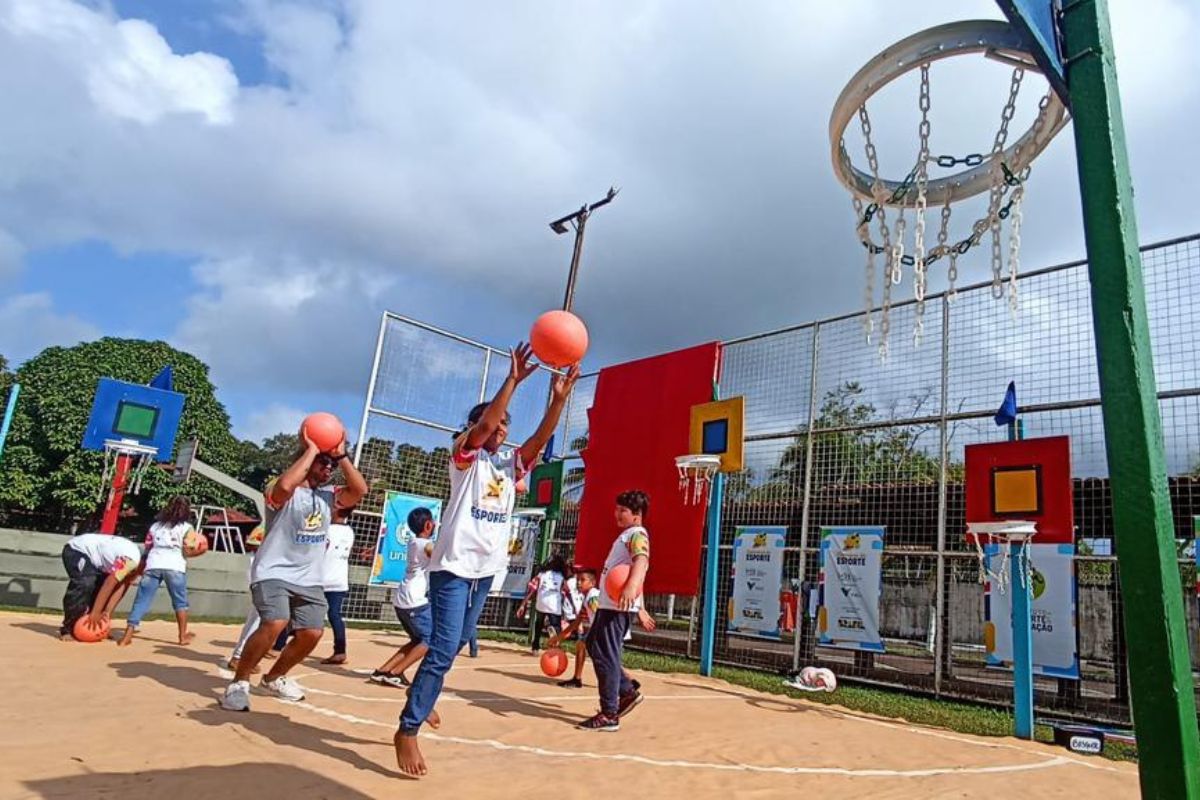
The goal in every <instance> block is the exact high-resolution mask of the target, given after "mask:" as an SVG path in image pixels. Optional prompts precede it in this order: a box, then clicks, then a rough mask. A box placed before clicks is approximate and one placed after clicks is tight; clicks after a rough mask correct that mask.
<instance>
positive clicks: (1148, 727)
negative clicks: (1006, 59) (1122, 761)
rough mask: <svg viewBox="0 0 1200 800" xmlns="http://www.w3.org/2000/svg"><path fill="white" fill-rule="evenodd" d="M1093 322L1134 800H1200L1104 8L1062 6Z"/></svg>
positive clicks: (1094, 1) (1091, 3)
mask: <svg viewBox="0 0 1200 800" xmlns="http://www.w3.org/2000/svg"><path fill="white" fill-rule="evenodd" d="M1062 32H1063V41H1064V48H1063V49H1064V56H1065V58H1064V61H1065V63H1066V66H1067V86H1068V88H1069V90H1070V99H1071V109H1072V116H1073V117H1074V130H1075V149H1076V158H1077V160H1078V163H1079V187H1080V195H1081V199H1082V203H1083V224H1084V235H1085V239H1086V243H1087V255H1088V276H1089V278H1090V281H1091V297H1092V320H1093V327H1094V328H1095V336H1096V356H1097V365H1098V368H1099V370H1098V371H1099V377H1100V397H1101V407H1102V410H1103V416H1104V444H1105V450H1106V452H1107V456H1108V469H1109V480H1110V483H1111V485H1112V495H1113V528H1114V531H1115V539H1116V548H1117V560H1118V565H1119V567H1120V570H1121V593H1122V599H1123V607H1124V618H1125V630H1126V631H1128V632H1129V635H1130V637H1131V638H1133V637H1136V641H1134V642H1131V643H1130V647H1129V648H1128V649H1127V653H1128V657H1129V676H1130V686H1131V697H1132V708H1133V718H1134V723H1135V725H1136V734H1137V743H1138V760H1139V767H1138V773H1139V780H1140V782H1141V790H1142V796H1143V797H1156V798H1157V797H1162V798H1168V797H1169V798H1179V800H1185V799H1187V798H1191V799H1192V800H1200V733H1198V732H1197V728H1196V699H1195V693H1194V691H1195V690H1194V686H1193V682H1192V673H1191V666H1190V659H1189V653H1188V633H1187V626H1186V624H1185V622H1184V610H1183V588H1182V585H1181V581H1180V577H1179V565H1178V563H1177V557H1176V554H1175V527H1174V523H1173V520H1172V517H1171V500H1170V495H1169V493H1168V490H1167V473H1166V457H1165V454H1164V448H1163V438H1162V423H1161V420H1160V418H1159V410H1158V397H1157V390H1156V387H1155V381H1154V365H1153V359H1152V353H1151V348H1150V326H1149V322H1148V319H1147V313H1146V292H1145V287H1144V285H1143V280H1142V260H1141V254H1140V253H1139V252H1138V233H1137V223H1136V219H1135V216H1134V204H1133V184H1132V181H1131V180H1130V177H1129V156H1128V153H1127V151H1126V147H1125V127H1124V122H1123V120H1122V115H1121V102H1120V96H1119V93H1118V88H1117V71H1116V65H1115V62H1114V59H1113V41H1112V28H1111V25H1110V23H1109V15H1108V4H1107V0H1067V2H1066V3H1065V4H1064V6H1063V10H1062Z"/></svg>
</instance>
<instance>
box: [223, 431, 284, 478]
mask: <svg viewBox="0 0 1200 800" xmlns="http://www.w3.org/2000/svg"><path fill="white" fill-rule="evenodd" d="M297 447H298V443H297V438H296V434H294V433H277V434H275V435H274V436H269V437H267V438H266V439H263V442H262V444H261V445H259V444H255V443H254V442H251V441H241V442H238V449H239V458H238V460H239V462H240V464H241V469H240V471H239V472H238V475H237V478H238V480H240V481H241V482H242V483H245V484H247V485H249V486H253V487H254V488H255V489H264V488H266V485H267V481H268V480H270V479H271V478H273V477H275V476H277V475H282V474H283V472H284V470H286V469H287V468H288V467H289V466H291V464H292V461H293V460H294V459H295V458H296V450H297Z"/></svg>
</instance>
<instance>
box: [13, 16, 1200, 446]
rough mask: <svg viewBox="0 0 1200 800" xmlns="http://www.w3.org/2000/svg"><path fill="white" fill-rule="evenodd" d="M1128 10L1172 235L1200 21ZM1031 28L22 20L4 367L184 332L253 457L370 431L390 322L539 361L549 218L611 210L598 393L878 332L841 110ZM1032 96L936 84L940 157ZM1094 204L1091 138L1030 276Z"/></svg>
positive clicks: (977, 275)
mask: <svg viewBox="0 0 1200 800" xmlns="http://www.w3.org/2000/svg"><path fill="white" fill-rule="evenodd" d="M1110 7H1111V13H1112V16H1113V26H1114V36H1115V39H1116V49H1117V64H1118V69H1119V74H1120V78H1121V91H1122V102H1123V107H1124V114H1125V122H1126V133H1127V139H1128V145H1129V151H1130V159H1131V164H1132V169H1133V176H1134V182H1135V187H1136V202H1137V211H1138V215H1139V227H1140V234H1141V238H1142V240H1143V241H1146V242H1149V241H1154V240H1159V239H1164V238H1169V237H1173V236H1179V235H1183V234H1188V233H1192V232H1194V231H1195V230H1196V228H1197V216H1196V213H1195V210H1194V207H1193V206H1191V203H1190V189H1191V187H1192V186H1193V185H1194V184H1195V183H1196V177H1197V168H1196V166H1195V164H1194V163H1193V160H1192V159H1189V158H1188V157H1187V153H1188V152H1189V151H1190V149H1191V145H1192V143H1193V142H1194V131H1195V130H1196V128H1197V123H1198V122H1200V110H1198V109H1200V105H1198V104H1197V92H1198V91H1200V89H1198V88H1197V84H1196V82H1195V81H1193V80H1190V79H1184V76H1194V75H1197V74H1200V50H1198V49H1197V48H1195V47H1194V42H1195V41H1197V39H1198V38H1200V9H1198V8H1197V7H1196V6H1195V5H1194V4H1193V3H1190V2H1186V0H1137V1H1136V2H1135V0H1110ZM999 16H1000V14H999V12H998V10H997V8H996V6H995V4H994V3H992V2H984V1H983V0H979V1H978V2H975V1H972V2H950V1H948V0H947V1H945V2H943V1H939V2H934V1H933V0H928V2H922V3H907V4H897V3H888V2H883V1H882V0H880V1H879V2H874V1H869V0H859V2H855V3H816V2H809V1H808V0H790V1H789V2H783V1H782V0H779V1H774V2H760V3H754V4H731V3H718V2H685V0H670V1H668V0H663V1H662V2H652V1H650V0H644V1H641V2H629V3H620V4H565V3H560V4H545V3H530V2H514V3H502V4H495V3H489V4H485V3H478V2H476V3H448V4H447V3H442V4H414V3H397V2H392V0H342V1H340V2H339V0H190V1H189V2H187V3H178V2H161V0H111V1H110V2H84V1H83V0H79V1H78V2H76V1H75V0H0V108H2V109H3V114H2V115H3V119H4V125H3V133H2V134H0V354H3V355H4V356H6V357H8V358H9V359H10V361H13V362H15V363H20V362H21V361H23V360H24V359H27V358H29V357H31V356H33V355H35V354H36V353H38V352H39V351H40V350H41V349H42V348H44V347H47V346H50V345H70V344H74V343H76V342H78V341H82V340H90V339H94V338H96V337H99V336H105V335H115V336H129V337H141V338H154V339H164V340H166V341H168V342H170V343H171V344H172V345H174V346H176V347H179V348H181V349H183V350H186V351H188V352H191V353H193V354H195V355H196V356H198V357H200V358H201V359H203V360H204V361H205V362H206V363H208V364H209V365H210V366H211V368H212V378H213V380H214V383H215V384H216V386H217V390H218V397H219V398H220V399H221V400H222V401H223V402H224V403H225V405H226V407H227V408H228V409H229V411H230V413H231V416H232V419H233V424H234V432H235V433H236V434H237V435H239V436H241V437H243V438H250V439H255V440H260V439H262V438H264V437H266V436H269V435H271V434H273V433H276V432H278V431H281V430H294V429H295V427H296V425H297V423H298V421H299V420H300V418H301V417H302V416H303V414H304V413H306V412H307V411H311V410H316V409H324V410H330V411H333V412H335V413H337V414H339V415H340V416H342V417H343V419H345V420H346V422H347V424H348V425H349V426H350V427H351V428H352V429H353V428H355V427H356V426H357V423H358V420H359V416H360V415H361V410H362V403H363V396H364V393H365V391H366V386H367V382H368V378H369V373H370V368H371V360H372V355H373V352H374V341H375V337H376V334H377V332H378V330H379V318H380V314H381V313H382V312H383V311H384V310H385V309H390V310H393V311H396V312H399V313H402V314H405V315H407V316H410V317H414V318H417V319H421V320H425V321H428V322H430V323H432V324H435V325H438V326H440V327H443V328H448V329H451V330H454V331H457V332H459V333H462V334H464V335H467V336H470V337H472V338H475V339H478V340H482V341H486V342H489V343H492V344H495V345H508V344H511V343H514V342H515V341H517V340H518V339H521V338H523V337H524V336H525V335H527V331H528V326H529V324H530V322H531V321H532V320H533V319H534V318H535V317H536V316H537V314H539V313H540V312H542V311H544V310H546V309H549V308H554V307H556V306H558V305H559V304H560V303H561V300H562V293H563V288H564V285H565V277H566V267H567V264H568V263H569V260H570V255H571V245H572V242H571V237H570V236H556V235H555V234H554V233H553V232H552V231H551V230H550V229H549V227H548V225H547V223H548V222H549V221H550V220H551V219H554V218H556V217H558V216H561V215H563V214H565V213H568V212H569V211H571V210H573V209H575V208H578V207H579V206H580V205H581V204H582V203H584V202H587V201H593V200H596V199H599V198H600V197H602V196H603V195H604V192H605V191H606V190H607V189H608V188H609V186H610V185H615V186H618V187H620V188H621V193H620V195H619V196H618V198H617V199H616V200H615V201H614V202H613V203H612V204H611V205H610V206H608V207H606V208H604V209H603V210H602V211H600V212H598V213H597V214H596V215H595V217H594V218H593V219H592V220H591V222H590V224H589V226H588V237H587V242H586V247H585V251H584V257H583V264H582V269H581V273H580V278H579V284H578V290H577V299H576V311H577V312H578V313H579V314H580V316H581V317H583V318H584V320H585V321H586V322H587V324H588V326H589V329H590V332H591V339H592V349H591V352H590V353H589V356H588V360H587V361H586V362H585V366H586V367H589V368H598V367H600V366H602V365H605V364H610V363H615V362H618V361H622V360H627V359H629V358H634V357H638V356H643V355H648V354H651V353H656V352H662V351H665V350H669V349H673V348H675V347H681V346H686V345H688V344H692V343H695V342H699V341H705V340H712V339H723V338H728V337H733V336H739V335H743V334H748V333H753V332H757V331H762V330H767V329H770V328H774V327H778V326H782V325H788V324H794V323H799V322H804V321H808V320H811V319H814V318H820V317H826V316H830V315H833V314H841V313H848V312H853V311H855V310H856V309H858V308H860V307H861V305H862V302H863V300H862V295H863V275H862V273H863V266H862V260H863V259H862V250H861V247H860V246H859V245H858V243H857V241H856V239H855V237H854V233H853V214H852V211H851V208H850V202H849V200H848V198H847V195H846V193H845V191H844V190H843V189H842V188H841V186H840V185H839V184H838V183H837V181H836V179H835V178H834V176H833V173H832V170H831V167H830V159H829V153H830V144H829V131H828V120H829V114H830V111H831V109H832V107H833V104H834V101H835V100H836V98H837V95H838V93H839V92H840V91H841V89H842V87H843V86H844V85H845V83H846V81H847V80H848V79H849V77H850V76H851V75H852V74H853V73H854V71H855V70H857V69H858V68H859V67H860V66H861V65H862V64H864V63H865V62H866V61H867V60H868V59H870V58H871V57H872V56H873V55H874V54H875V53H876V52H878V51H879V50H881V49H882V48H884V47H885V46H887V45H888V44H890V43H891V42H893V41H895V40H897V39H899V38H901V37H903V36H905V35H908V34H910V33H912V32H915V31H917V30H920V29H923V28H926V27H930V26H932V25H935V24H939V23H942V22H946V21H951V20H956V19H966V18H998V17H999ZM1029 80H1031V81H1034V80H1040V78H1036V77H1035V78H1030V79H1029ZM1007 84H1008V70H1007V69H1006V68H1004V67H1001V66H998V65H996V64H993V63H986V64H963V65H955V64H954V63H953V62H943V63H941V64H938V65H935V68H934V69H933V70H931V96H932V104H933V106H934V114H933V117H932V120H933V126H934V131H935V134H934V138H935V141H936V146H937V147H940V148H944V149H945V150H946V151H948V152H955V153H968V152H972V151H984V152H986V151H987V149H988V148H989V147H990V145H991V141H992V137H993V136H994V134H995V128H996V120H997V119H998V115H999V108H1000V106H1001V105H1002V102H1003V99H1004V96H1005V91H1006V87H1007ZM1168 87H1169V90H1168ZM1035 89H1036V87H1035ZM1037 91H1040V90H1037ZM1037 91H1034V92H1032V93H1027V94H1026V95H1025V96H1023V97H1022V105H1021V106H1020V108H1019V109H1018V115H1017V118H1016V120H1015V121H1014V125H1017V124H1019V123H1022V122H1023V123H1024V124H1026V125H1027V124H1028V121H1029V120H1030V119H1031V118H1032V111H1031V109H1032V104H1033V103H1034V102H1035V101H1036V97H1037ZM888 92H889V93H888V94H887V95H882V94H881V96H880V98H879V101H878V103H877V104H874V103H873V104H872V112H873V115H872V116H873V128H874V138H875V141H876V143H877V145H878V146H879V150H880V153H881V168H882V169H883V170H884V171H890V172H899V173H901V174H902V173H903V171H905V170H906V169H907V166H906V165H911V163H912V157H913V155H914V149H913V148H914V144H915V141H916V139H915V130H916V120H917V118H916V116H915V113H916V102H915V98H916V85H915V83H912V82H911V81H910V82H907V83H906V82H904V81H900V82H897V84H896V85H895V86H893V87H889V88H888ZM856 135H857V131H851V132H850V133H849V134H848V136H847V142H848V145H850V146H851V150H852V152H857V151H856V150H855V148H856V147H859V146H861V145H860V144H859V143H857V142H856V140H855V136H856ZM1078 208H1079V206H1078V191H1077V184H1076V183H1075V163H1074V147H1073V145H1072V142H1071V133H1070V129H1068V130H1067V131H1066V132H1064V134H1062V135H1060V136H1059V137H1058V139H1056V140H1055V142H1054V143H1052V144H1051V146H1050V147H1049V148H1048V149H1047V151H1046V152H1045V153H1044V154H1043V155H1042V157H1041V158H1039V160H1038V161H1037V163H1036V164H1035V167H1034V175H1033V178H1032V180H1031V182H1030V184H1029V195H1028V198H1027V200H1026V203H1025V215H1024V226H1023V228H1022V257H1021V261H1022V263H1023V264H1024V265H1026V266H1027V267H1028V266H1044V265H1049V264H1053V263H1058V262H1062V261H1066V260H1070V259H1075V258H1079V257H1081V256H1082V255H1083V242H1082V229H1081V222H1080V215H1079V210H1078ZM968 266H969V265H968ZM974 268H975V270H976V271H975V272H974V273H972V274H971V275H970V276H969V278H970V280H972V281H974V280H980V279H982V278H983V277H986V270H987V267H986V264H983V263H976V264H975V265H974ZM931 280H932V284H933V286H934V288H938V287H939V286H940V285H944V276H942V275H941V274H938V275H934V276H933V277H932V279H931ZM906 291H908V289H906Z"/></svg>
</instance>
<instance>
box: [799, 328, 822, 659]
mask: <svg viewBox="0 0 1200 800" xmlns="http://www.w3.org/2000/svg"><path fill="white" fill-rule="evenodd" d="M820 344H821V323H819V322H818V323H816V324H814V325H813V333H812V364H811V366H810V369H809V374H808V426H807V432H806V433H805V443H804V489H803V492H804V495H803V498H802V499H801V506H800V569H799V570H798V571H797V574H796V580H797V581H798V582H799V583H800V591H799V594H798V595H797V597H796V636H795V640H794V642H793V646H792V669H793V670H796V671H798V670H799V669H800V649H801V645H802V643H803V640H804V632H805V628H806V627H807V626H806V624H805V622H804V615H805V613H807V611H808V606H807V604H806V603H805V602H804V573H805V567H806V566H807V565H808V552H807V548H808V510H809V499H810V495H811V493H812V462H813V423H814V422H815V420H816V418H817V360H818V359H817V356H818V354H819V352H820Z"/></svg>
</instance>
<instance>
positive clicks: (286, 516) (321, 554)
mask: <svg viewBox="0 0 1200 800" xmlns="http://www.w3.org/2000/svg"><path fill="white" fill-rule="evenodd" d="M273 487H274V481H272V482H271V483H268V484H267V490H266V496H267V497H268V498H269V497H270V496H271V489H272V488H273ZM334 496H335V490H334V488H333V487H331V486H328V487H322V488H319V489H313V488H310V487H309V486H308V484H301V485H300V486H298V487H296V491H295V492H294V493H293V494H292V496H291V497H290V498H289V499H288V501H287V502H286V503H284V504H283V506H282V507H281V508H272V507H271V506H270V505H269V504H268V506H267V521H266V522H267V524H266V529H267V534H266V536H265V537H264V538H263V543H262V546H261V547H259V548H258V551H257V552H256V553H255V554H254V563H253V566H252V567H251V568H250V581H251V583H258V582H260V581H265V580H280V581H286V582H288V583H291V584H293V585H295V586H312V587H319V586H321V585H322V583H323V579H324V575H323V572H324V567H325V542H326V539H327V538H328V534H329V522H330V520H331V519H332V518H333V504H334ZM269 502H270V501H269V500H268V503H269Z"/></svg>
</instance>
